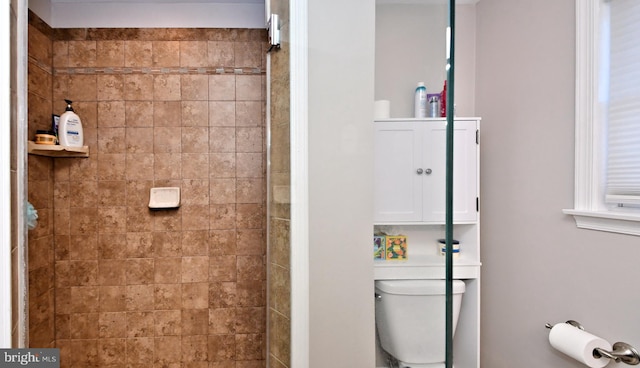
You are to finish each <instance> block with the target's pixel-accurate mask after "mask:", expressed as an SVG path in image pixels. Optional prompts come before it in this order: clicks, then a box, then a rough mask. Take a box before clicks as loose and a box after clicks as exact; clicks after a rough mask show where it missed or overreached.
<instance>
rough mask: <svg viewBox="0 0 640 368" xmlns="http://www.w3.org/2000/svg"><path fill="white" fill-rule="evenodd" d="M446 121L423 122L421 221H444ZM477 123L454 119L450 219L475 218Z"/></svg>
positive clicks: (462, 220) (472, 219)
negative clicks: (451, 216) (451, 207)
mask: <svg viewBox="0 0 640 368" xmlns="http://www.w3.org/2000/svg"><path fill="white" fill-rule="evenodd" d="M446 129H447V122H446V121H443V122H434V123H429V124H425V125H424V133H423V134H424V136H423V142H422V150H423V152H422V157H423V159H422V162H423V170H424V172H425V173H424V174H423V179H424V187H423V188H424V190H423V221H425V222H436V223H443V222H444V221H445V204H446V185H445V184H446V136H447V132H446ZM476 130H477V124H476V121H475V120H456V121H455V122H454V133H453V220H454V222H473V221H476V219H477V209H476V198H477V195H478V193H477V181H476V180H477V143H476Z"/></svg>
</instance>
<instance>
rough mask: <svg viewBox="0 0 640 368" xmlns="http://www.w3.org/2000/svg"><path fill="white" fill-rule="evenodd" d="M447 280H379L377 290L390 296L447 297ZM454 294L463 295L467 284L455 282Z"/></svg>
mask: <svg viewBox="0 0 640 368" xmlns="http://www.w3.org/2000/svg"><path fill="white" fill-rule="evenodd" d="M445 286H446V282H445V280H378V281H376V289H378V290H379V291H382V292H385V293H388V294H399V295H445ZM452 287H453V293H454V294H462V293H464V291H465V284H464V282H463V281H462V280H453V283H452Z"/></svg>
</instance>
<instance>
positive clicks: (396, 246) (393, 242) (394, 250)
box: [387, 235, 407, 261]
mask: <svg viewBox="0 0 640 368" xmlns="http://www.w3.org/2000/svg"><path fill="white" fill-rule="evenodd" d="M387 260H389V261H405V260H407V237H406V236H404V235H387Z"/></svg>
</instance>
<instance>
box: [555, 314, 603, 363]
mask: <svg viewBox="0 0 640 368" xmlns="http://www.w3.org/2000/svg"><path fill="white" fill-rule="evenodd" d="M549 343H551V346H553V347H554V348H556V349H557V350H558V351H560V352H562V353H564V354H566V355H568V356H570V357H572V358H573V359H575V360H577V361H579V362H580V363H582V364H584V365H586V366H587V367H591V368H603V367H604V366H606V365H607V364H609V358H605V357H601V358H596V357H594V356H593V350H594V349H595V348H602V349H605V350H607V351H611V344H609V342H608V341H606V340H604V339H603V338H601V337H598V336H595V335H592V334H590V333H588V332H585V331H583V330H581V329H579V328H577V327H574V326H572V325H570V324H568V323H558V324H556V325H555V326H553V327H552V328H551V332H550V333H549Z"/></svg>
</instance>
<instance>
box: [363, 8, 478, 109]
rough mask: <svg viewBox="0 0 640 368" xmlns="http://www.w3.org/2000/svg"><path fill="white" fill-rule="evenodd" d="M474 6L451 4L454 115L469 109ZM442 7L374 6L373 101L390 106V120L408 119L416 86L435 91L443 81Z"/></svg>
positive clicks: (445, 13)
mask: <svg viewBox="0 0 640 368" xmlns="http://www.w3.org/2000/svg"><path fill="white" fill-rule="evenodd" d="M475 7H476V5H475V4H464V5H457V6H456V54H455V57H456V60H455V63H456V65H455V67H456V84H455V97H454V98H455V100H456V107H457V115H458V116H474V111H475V98H474V97H475V95H474V93H475V40H476V39H475V16H476V10H475ZM447 24H448V7H447V6H446V5H444V4H433V3H426V4H419V3H417V2H416V3H404V2H403V3H399V4H398V3H396V4H393V3H388V2H385V3H382V4H380V3H378V5H377V6H376V65H375V71H376V73H375V99H376V100H389V101H390V102H391V117H392V118H411V117H413V94H414V90H415V88H416V84H417V82H420V81H422V82H425V85H426V86H427V93H439V92H440V91H441V90H442V86H443V83H444V80H445V79H446V77H447V76H446V70H445V65H446V52H445V41H446V27H447Z"/></svg>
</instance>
